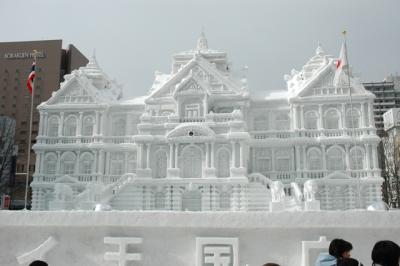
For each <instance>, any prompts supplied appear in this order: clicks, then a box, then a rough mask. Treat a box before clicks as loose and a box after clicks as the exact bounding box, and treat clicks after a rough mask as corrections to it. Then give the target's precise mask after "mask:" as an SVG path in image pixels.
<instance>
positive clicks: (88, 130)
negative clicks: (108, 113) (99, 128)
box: [82, 116, 94, 136]
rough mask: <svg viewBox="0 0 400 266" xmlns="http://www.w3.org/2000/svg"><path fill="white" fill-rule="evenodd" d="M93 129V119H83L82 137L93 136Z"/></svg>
mask: <svg viewBox="0 0 400 266" xmlns="http://www.w3.org/2000/svg"><path fill="white" fill-rule="evenodd" d="M93 128H94V119H93V117H92V116H88V117H85V118H84V119H83V130H82V135H83V136H92V135H93Z"/></svg>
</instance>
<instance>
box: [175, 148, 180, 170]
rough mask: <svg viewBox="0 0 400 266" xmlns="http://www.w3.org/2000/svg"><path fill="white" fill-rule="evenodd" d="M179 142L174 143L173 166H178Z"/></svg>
mask: <svg viewBox="0 0 400 266" xmlns="http://www.w3.org/2000/svg"><path fill="white" fill-rule="evenodd" d="M178 151H179V143H177V144H175V168H178Z"/></svg>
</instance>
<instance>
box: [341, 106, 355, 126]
mask: <svg viewBox="0 0 400 266" xmlns="http://www.w3.org/2000/svg"><path fill="white" fill-rule="evenodd" d="M351 112H353V110H351ZM346 124H347V123H346V104H345V103H342V128H347V127H346Z"/></svg>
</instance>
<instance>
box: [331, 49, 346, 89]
mask: <svg viewBox="0 0 400 266" xmlns="http://www.w3.org/2000/svg"><path fill="white" fill-rule="evenodd" d="M347 75H349V64H348V62H347V46H346V42H343V44H342V48H341V49H340V55H339V59H338V60H337V62H336V72H335V77H334V79H333V85H334V86H335V87H339V86H340V85H342V86H343V85H345V84H346V82H348V77H347ZM347 85H348V84H347Z"/></svg>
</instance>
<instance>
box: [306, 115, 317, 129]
mask: <svg viewBox="0 0 400 266" xmlns="http://www.w3.org/2000/svg"><path fill="white" fill-rule="evenodd" d="M305 120H306V124H305V128H306V129H317V128H318V115H317V113H316V112H307V113H306V119H305Z"/></svg>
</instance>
